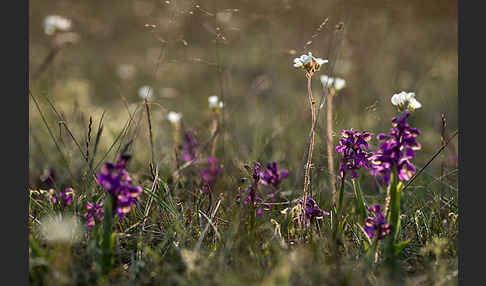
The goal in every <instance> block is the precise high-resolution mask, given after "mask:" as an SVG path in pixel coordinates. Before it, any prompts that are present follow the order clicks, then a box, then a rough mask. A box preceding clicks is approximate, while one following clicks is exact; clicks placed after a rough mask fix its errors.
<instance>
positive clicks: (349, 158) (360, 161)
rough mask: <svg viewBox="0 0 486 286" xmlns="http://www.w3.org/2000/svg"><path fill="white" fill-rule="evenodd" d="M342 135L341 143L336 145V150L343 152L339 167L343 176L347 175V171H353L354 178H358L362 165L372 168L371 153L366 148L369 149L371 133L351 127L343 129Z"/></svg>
mask: <svg viewBox="0 0 486 286" xmlns="http://www.w3.org/2000/svg"><path fill="white" fill-rule="evenodd" d="M341 135H342V138H341V140H339V143H340V145H339V146H337V147H336V151H337V152H339V153H342V154H343V158H342V159H341V164H340V167H339V171H340V175H341V178H343V177H344V176H345V174H346V172H347V171H351V177H352V178H357V177H358V173H357V172H356V171H357V170H359V169H360V168H362V167H363V168H366V169H369V168H370V162H369V158H370V156H371V153H369V152H367V151H366V149H369V145H368V141H370V139H371V134H370V133H368V132H366V131H365V132H363V133H360V132H358V131H357V130H353V129H351V130H343V131H341Z"/></svg>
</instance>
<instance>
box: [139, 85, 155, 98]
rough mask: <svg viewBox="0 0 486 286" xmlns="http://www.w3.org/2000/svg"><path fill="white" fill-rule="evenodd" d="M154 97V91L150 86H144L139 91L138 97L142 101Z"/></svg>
mask: <svg viewBox="0 0 486 286" xmlns="http://www.w3.org/2000/svg"><path fill="white" fill-rule="evenodd" d="M153 95H154V89H153V88H152V87H150V86H148V85H144V86H142V87H141V88H139V89H138V96H139V97H140V98H142V99H149V98H151V97H152V96H153Z"/></svg>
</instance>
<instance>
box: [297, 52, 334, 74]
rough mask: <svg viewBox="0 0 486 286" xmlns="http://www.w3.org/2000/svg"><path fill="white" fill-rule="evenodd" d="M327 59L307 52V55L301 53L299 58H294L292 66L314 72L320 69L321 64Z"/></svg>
mask: <svg viewBox="0 0 486 286" xmlns="http://www.w3.org/2000/svg"><path fill="white" fill-rule="evenodd" d="M327 62H328V60H323V59H321V58H316V57H314V56H313V55H312V53H311V52H309V53H308V54H307V55H302V56H300V57H299V58H295V59H294V67H296V68H302V69H304V70H306V71H307V72H312V73H314V72H316V71H318V70H319V69H320V67H321V65H323V64H325V63H327Z"/></svg>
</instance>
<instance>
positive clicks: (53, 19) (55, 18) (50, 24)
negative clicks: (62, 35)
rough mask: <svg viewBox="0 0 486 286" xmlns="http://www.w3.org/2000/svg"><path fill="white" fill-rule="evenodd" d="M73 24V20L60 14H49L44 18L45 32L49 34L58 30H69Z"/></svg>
mask: <svg viewBox="0 0 486 286" xmlns="http://www.w3.org/2000/svg"><path fill="white" fill-rule="evenodd" d="M71 26H72V22H71V20H69V19H67V18H65V17H62V16H59V15H49V16H47V17H46V18H45V19H44V32H45V33H46V35H49V36H52V35H54V34H55V33H56V32H67V31H69V30H70V29H71Z"/></svg>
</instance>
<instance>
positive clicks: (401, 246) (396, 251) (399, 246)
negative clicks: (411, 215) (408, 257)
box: [393, 239, 410, 256]
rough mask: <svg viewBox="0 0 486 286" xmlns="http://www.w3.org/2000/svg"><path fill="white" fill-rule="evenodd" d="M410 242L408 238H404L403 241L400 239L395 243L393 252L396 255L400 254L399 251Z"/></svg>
mask: <svg viewBox="0 0 486 286" xmlns="http://www.w3.org/2000/svg"><path fill="white" fill-rule="evenodd" d="M409 243H410V239H407V240H404V241H400V242H399V243H397V244H395V246H394V248H395V249H394V252H393V254H394V255H395V256H396V255H398V254H400V252H402V250H403V249H404V248H405V247H407V245H408V244H409Z"/></svg>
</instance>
